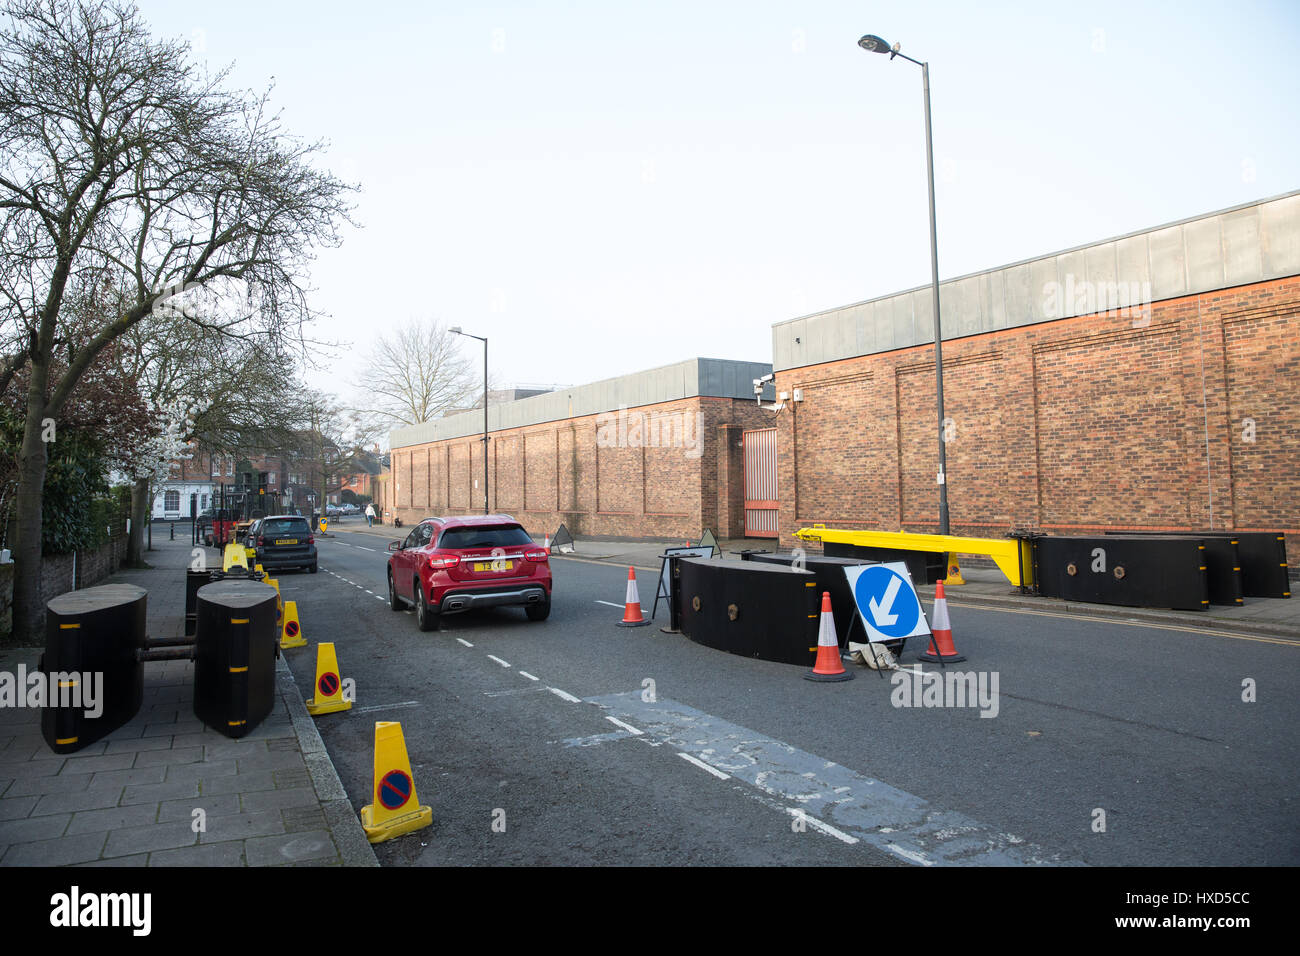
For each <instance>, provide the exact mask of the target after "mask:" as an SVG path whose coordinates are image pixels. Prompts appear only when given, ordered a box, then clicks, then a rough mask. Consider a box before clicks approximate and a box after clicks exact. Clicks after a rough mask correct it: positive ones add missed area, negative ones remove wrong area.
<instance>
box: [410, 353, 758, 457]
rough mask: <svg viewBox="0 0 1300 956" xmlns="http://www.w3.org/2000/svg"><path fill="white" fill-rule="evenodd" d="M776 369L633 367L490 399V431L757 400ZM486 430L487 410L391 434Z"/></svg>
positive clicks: (444, 435) (414, 441)
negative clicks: (703, 401) (624, 411)
mask: <svg viewBox="0 0 1300 956" xmlns="http://www.w3.org/2000/svg"><path fill="white" fill-rule="evenodd" d="M771 372H772V366H771V365H769V364H767V363H764V362H738V361H733V360H731V359H709V358H693V359H687V360H686V361H684V362H675V363H673V364H672V365H664V366H661V367H660V368H652V369H647V370H645V371H642V372H632V373H630V374H628V375H622V376H619V377H618V378H609V379H604V380H603V381H599V382H592V383H590V384H588V385H575V386H574V387H573V388H562V389H557V390H556V391H553V392H547V393H545V394H543V395H535V396H533V397H532V398H523V399H519V400H518V401H514V402H505V403H503V404H500V405H494V404H492V403H490V402H489V403H488V431H492V432H495V431H501V430H503V429H506V428H519V427H522V426H525V425H541V424H544V423H546V422H556V421H563V420H565V419H568V418H580V417H582V416H584V415H597V414H599V413H601V412H615V411H618V410H619V409H620V408H636V407H637V406H640V405H656V404H658V403H660V402H673V401H678V400H680V399H684V398H697V397H708V398H742V399H748V400H751V401H752V400H753V398H754V379H756V378H762V377H763V376H764V375H769V374H771ZM482 433H483V410H482V408H478V409H475V410H474V411H469V412H463V413H461V414H458V415H449V416H447V417H446V418H440V419H437V420H436V421H431V422H424V423H423V424H420V425H409V426H407V427H406V428H399V429H396V430H394V431H393V432H391V433H390V434H389V445H390V447H392V448H404V447H407V446H410V445H422V444H424V443H426V442H433V441H442V440H445V439H448V438H465V437H467V436H470V435H481V434H482Z"/></svg>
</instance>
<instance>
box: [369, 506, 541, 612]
mask: <svg viewBox="0 0 1300 956" xmlns="http://www.w3.org/2000/svg"><path fill="white" fill-rule="evenodd" d="M388 550H389V552H390V553H389V555H388V605H389V607H391V608H392V609H393V610H394V611H400V610H402V608H403V607H405V606H406V605H407V604H413V605H414V606H415V615H416V620H417V621H418V622H419V625H420V630H422V631H432V630H435V629H436V628H437V626H438V618H439V617H440V616H441V615H443V614H455V613H457V612H459V611H468V610H470V608H476V607H498V606H502V605H505V606H514V607H522V608H523V609H524V610H525V611H526V612H527V614H528V619H529V620H531V621H544V620H546V618H547V616H548V615H549V614H550V613H551V566H550V563H549V562H548V560H547V554H546V549H545V548H542V547H541V546H540V545H538V544H536V543H535V542H534V541H533V539H532V538H531V537H529V535H528V532H527V531H525V530H524V529H523V527H522V526H521V525H520V524H519V522H517V521H515V519H514V518H512V517H510V516H509V515H475V516H471V517H462V518H425V519H424V520H423V521H421V522H420V523H419V524H418V525H416V526H415V527H414V528H412V529H411V533H410V534H408V535H407V536H406V538H405V540H403V541H394V542H392V543H391V544H389V546H388Z"/></svg>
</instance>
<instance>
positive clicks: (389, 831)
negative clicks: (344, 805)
mask: <svg viewBox="0 0 1300 956" xmlns="http://www.w3.org/2000/svg"><path fill="white" fill-rule="evenodd" d="M370 796H371V800H372V802H371V803H369V804H367V805H366V806H364V807H362V808H361V814H360V816H361V828H362V829H363V830H365V831H366V839H367V840H369V841H370V842H371V843H383V842H384V841H385V840H391V839H393V837H399V836H401V835H402V834H404V833H413V832H415V831H416V830H423V829H424V828H425V827H427V826H432V824H433V810H432V809H431V808H429V807H422V806H420V798H419V797H418V796H416V794H415V781H414V780H412V779H411V761H410V758H409V757H407V755H406V738H405V737H403V736H402V725H401V724H399V723H397V722H396V721H389V720H377V721H375V776H374V784H373V786H372V787H371V789H370Z"/></svg>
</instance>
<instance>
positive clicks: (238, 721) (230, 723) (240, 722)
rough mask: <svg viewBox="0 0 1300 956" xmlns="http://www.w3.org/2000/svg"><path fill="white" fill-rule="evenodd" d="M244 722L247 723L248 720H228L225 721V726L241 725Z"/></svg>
mask: <svg viewBox="0 0 1300 956" xmlns="http://www.w3.org/2000/svg"><path fill="white" fill-rule="evenodd" d="M246 723H248V721H246V720H228V721H226V726H227V727H240V726H242V725H244V724H246Z"/></svg>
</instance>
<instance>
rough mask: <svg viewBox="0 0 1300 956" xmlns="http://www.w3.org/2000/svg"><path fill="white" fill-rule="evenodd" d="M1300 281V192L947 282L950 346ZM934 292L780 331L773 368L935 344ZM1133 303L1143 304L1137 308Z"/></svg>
mask: <svg viewBox="0 0 1300 956" xmlns="http://www.w3.org/2000/svg"><path fill="white" fill-rule="evenodd" d="M1298 274H1300V190H1297V191H1296V192H1291V193H1287V194H1285V195H1282V196H1276V197H1273V198H1271V199H1261V200H1258V201H1256V202H1251V203H1246V204H1244V205H1241V206H1234V207H1232V208H1230V209H1222V210H1219V211H1218V212H1211V213H1206V214H1205V215H1203V216H1196V217H1194V218H1191V219H1184V220H1182V221H1180V222H1174V223H1169V224H1167V225H1164V226H1157V227H1155V228H1154V229H1147V230H1143V231H1141V232H1134V233H1130V234H1128V235H1125V236H1118V237H1116V238H1113V239H1107V240H1105V241H1102V242H1096V243H1092V244H1090V245H1086V246H1078V247H1076V248H1074V249H1066V250H1064V251H1062V252H1055V253H1051V254H1049V255H1045V256H1041V257H1038V258H1036V259H1027V260H1025V261H1023V262H1016V263H1012V264H1011V265H1006V266H1001V267H999V268H997V269H989V270H987V271H985V272H977V273H974V274H972V275H966V276H960V277H958V278H955V279H948V280H946V281H944V282H941V283H940V284H939V304H940V314H941V320H942V322H943V337H944V339H945V340H947V339H955V338H962V337H964V336H968V335H978V334H980V333H983V332H994V331H997V330H999V329H1008V328H1016V327H1019V326H1026V325H1033V324H1036V323H1039V322H1051V321H1054V320H1056V319H1064V318H1070V317H1072V316H1077V315H1089V314H1092V313H1094V312H1104V311H1109V310H1110V309H1112V308H1115V307H1120V308H1123V307H1129V308H1131V307H1133V306H1135V305H1142V304H1147V305H1149V304H1150V303H1151V302H1158V301H1161V300H1163V299H1174V298H1178V297H1179V296H1184V295H1194V294H1196V293H1200V292H1213V291H1216V290H1219V289H1225V288H1231V287H1233V286H1239V285H1246V284H1249V283H1253V282H1263V281H1267V280H1269V279H1281V278H1286V277H1288V276H1293V275H1298ZM930 296H931V292H930V286H929V285H928V284H927V285H925V286H922V287H920V288H916V289H909V290H907V291H905V292H897V293H894V294H893V295H887V296H882V297H881V298H878V299H871V300H868V301H866V302H857V303H854V304H853V305H846V306H842V307H840V308H837V309H830V310H828V311H826V312H819V313H816V314H814V315H808V316H804V317H802V318H796V319H787V320H785V321H783V322H778V323H776V324H775V325H773V326H772V356H773V362H772V364H773V367H774V368H775V369H776V370H777V371H784V370H786V369H791V368H803V367H805V366H809V365H817V364H820V363H822V362H833V361H836V360H837V359H843V358H852V357H854V356H858V355H870V354H873V353H876V352H889V351H893V350H894V349H902V348H909V347H911V346H916V345H925V344H928V343H930V342H933V341H934V317H933V312H932V310H931V307H930ZM1135 300H1136V301H1135Z"/></svg>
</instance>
